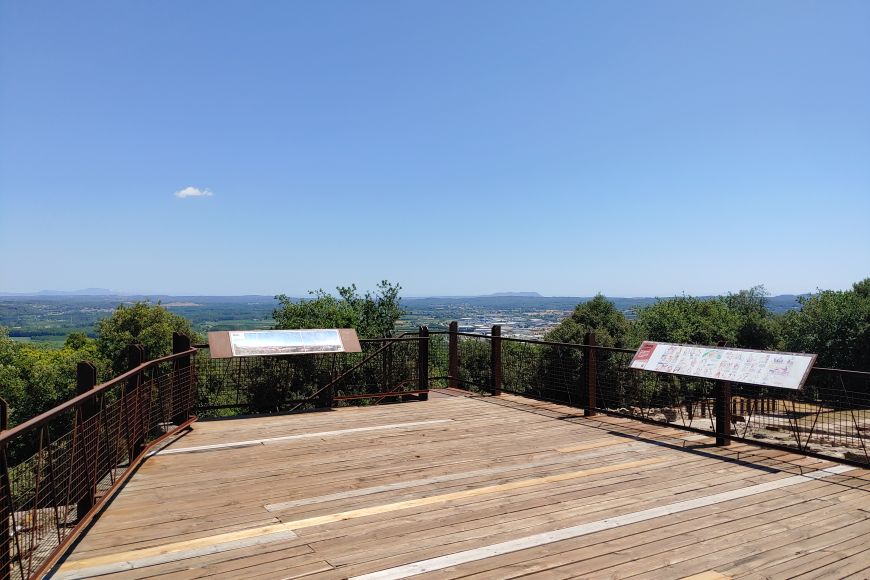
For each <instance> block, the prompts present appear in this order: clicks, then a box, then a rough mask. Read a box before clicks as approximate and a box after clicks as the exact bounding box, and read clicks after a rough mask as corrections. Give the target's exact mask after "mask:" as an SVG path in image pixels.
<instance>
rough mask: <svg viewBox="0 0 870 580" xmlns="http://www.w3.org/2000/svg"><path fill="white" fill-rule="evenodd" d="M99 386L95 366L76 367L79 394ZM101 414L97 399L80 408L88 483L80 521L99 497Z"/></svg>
mask: <svg viewBox="0 0 870 580" xmlns="http://www.w3.org/2000/svg"><path fill="white" fill-rule="evenodd" d="M96 385H97V367H95V366H94V365H93V364H91V363H89V362H87V361H82V362H80V363H79V364H78V365H77V366H76V390H77V391H78V393H79V394H80V395H81V394H84V393H88V392H90V391H91V390H92V389H93V388H94V387H95V386H96ZM98 413H99V405H98V403H97V400H96V398H92V399H90V400H88V401H85V402H83V403H82V404H81V407H79V421H81V427H80V428H79V441H78V444H79V449H80V451H79V455H78V457H79V461H81V462H82V463H83V464H84V465H83V466H82V467H81V468H80V469H81V471H83V472H84V474H85V479H86V481H87V491H86V492H85V495H84V496H83V497H81V498H79V499H78V503H77V505H76V514H77V516H78V519H79V520H82V519H84V517H85V516H86V515H87V514H88V512H89V511H91V508H92V507H94V502H95V501H96V497H97V480H96V478H97V461H98V458H97V457H96V452H97V440H98V439H99V432H98V431H97V429H96V427H99V426H98V425H93V424H92V423H93V418H94V417H96V416H97V414H98Z"/></svg>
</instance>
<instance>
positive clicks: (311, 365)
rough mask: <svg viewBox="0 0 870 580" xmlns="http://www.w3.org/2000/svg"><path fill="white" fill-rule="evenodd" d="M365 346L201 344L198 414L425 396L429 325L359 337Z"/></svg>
mask: <svg viewBox="0 0 870 580" xmlns="http://www.w3.org/2000/svg"><path fill="white" fill-rule="evenodd" d="M360 346H361V347H362V352H358V353H332V354H303V355H287V356H256V357H238V358H220V359H212V358H211V357H210V356H209V350H208V345H207V344H203V345H197V347H198V348H199V352H198V354H197V357H196V368H197V377H198V381H197V390H196V403H195V411H196V413H197V415H198V416H199V417H220V416H232V415H241V414H260V413H279V412H287V411H296V410H310V409H323V408H330V407H335V406H344V405H351V404H379V403H383V402H393V401H400V400H403V399H406V398H415V399H425V398H426V393H427V391H428V384H429V381H428V368H427V367H426V366H425V365H421V361H426V360H428V358H429V354H428V346H429V338H428V331H427V330H426V329H425V327H423V328H421V330H420V332H418V333H413V334H412V333H405V334H403V335H401V336H399V337H395V338H376V339H362V340H360Z"/></svg>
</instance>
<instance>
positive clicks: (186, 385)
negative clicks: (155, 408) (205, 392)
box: [171, 332, 194, 425]
mask: <svg viewBox="0 0 870 580" xmlns="http://www.w3.org/2000/svg"><path fill="white" fill-rule="evenodd" d="M188 350H190V337H189V336H186V335H184V334H181V333H180V332H173V333H172V354H178V353H181V352H187V351H188ZM191 363H192V361H191V360H190V356H185V357H181V358H179V359H176V360H175V364H174V365H173V369H174V371H175V372H173V373H172V413H173V415H172V419H171V421H172V422H173V423H174V424H176V425H181V424H182V423H184V422H185V421H187V420H188V419H189V418H190V416H191V412H192V411H193V399H194V393H193V392H192V391H193V389H194V384H193V380H192V379H191V372H190V371H191Z"/></svg>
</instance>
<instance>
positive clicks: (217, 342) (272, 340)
mask: <svg viewBox="0 0 870 580" xmlns="http://www.w3.org/2000/svg"><path fill="white" fill-rule="evenodd" d="M208 343H209V350H210V351H211V357H212V358H229V357H242V356H278V355H287V354H318V353H336V352H360V351H361V348H360V344H359V339H358V338H357V335H356V331H355V330H354V329H352V328H319V329H310V330H309V329H305V330H238V331H233V330H231V331H222V332H209V333H208Z"/></svg>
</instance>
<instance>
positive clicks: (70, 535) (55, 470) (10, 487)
mask: <svg viewBox="0 0 870 580" xmlns="http://www.w3.org/2000/svg"><path fill="white" fill-rule="evenodd" d="M173 347H174V348H173V350H174V354H172V355H170V356H165V357H162V358H159V359H156V360H152V361H148V362H144V363H143V362H142V361H141V354H142V351H141V347H138V348H136V347H133V348H131V361H134V362H137V363H138V364H134V365H132V368H131V369H130V370H129V371H128V372H126V373H124V374H122V375H119V376H117V377H115V378H113V379H112V380H110V381H107V382H105V383H102V384H99V385H97V384H96V371H95V369H94V367H93V365H91V364H90V363H86V362H84V363H79V365H78V369H77V379H78V380H77V382H78V389H79V394H78V395H77V396H76V397H74V398H73V399H71V400H69V401H66V402H65V403H62V404H60V405H58V406H57V407H55V408H54V409H51V410H50V411H47V412H46V413H43V414H41V415H39V416H37V417H34V418H33V419H30V420H29V421H26V422H24V423H22V424H20V425H17V426H15V427H13V428H11V429H5V427H6V424H5V413H6V409H5V405H4V406H3V408H2V409H0V410H2V412H3V416H4V423H3V425H2V427H4V429H3V430H2V431H0V578H3V579H6V578H31V577H35V576H38V575H40V574H42V573H43V572H45V571H46V570H47V569H48V567H49V566H51V565H52V562H53V560H54V559H55V558H56V557H57V556H58V555H59V554H61V553H62V552H63V550H64V549H65V548H66V547H67V546H68V545H69V544H70V543H71V541H72V540H74V539H75V537H76V536H77V534H78V532H80V531H81V530H82V529H83V528H84V527H85V526H86V525H87V524H88V523H89V521H90V520H91V519H92V518H93V516H94V514H95V513H96V512H97V511H98V510H99V509H100V508H101V507H102V505H103V504H104V502H105V501H107V499H108V498H109V497H110V496H111V494H112V492H113V491H114V490H115V489H117V488H118V486H120V485H121V484H122V483H123V482H124V481H125V480H126V478H127V477H129V475H130V474H131V473H132V471H133V470H134V468H135V467H136V466H137V465H138V463H139V462H140V461H141V460H142V459H143V458H144V457H145V454H146V452H147V450H148V449H149V448H150V447H151V446H152V445H154V444H156V443H157V442H159V441H160V440H162V439H163V438H165V437H169V436H171V435H173V434H175V433H177V432H178V431H179V430H181V429H183V428H185V427H186V426H187V425H189V424H190V422H192V421H193V420H194V417H193V416H192V414H191V412H192V409H193V400H194V386H195V384H196V376H195V368H194V367H193V365H192V359H193V356H194V355H195V354H196V349H195V348H191V347H190V342H189V341H186V337H181V336H180V335H177V336H176V337H175V339H174V341H173ZM137 359H138V360H137Z"/></svg>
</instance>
